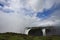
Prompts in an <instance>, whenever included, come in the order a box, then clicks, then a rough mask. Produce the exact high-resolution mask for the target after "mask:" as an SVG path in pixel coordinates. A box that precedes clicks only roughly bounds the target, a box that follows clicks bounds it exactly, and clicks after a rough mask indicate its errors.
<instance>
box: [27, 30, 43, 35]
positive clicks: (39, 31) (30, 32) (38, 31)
mask: <svg viewBox="0 0 60 40" xmlns="http://www.w3.org/2000/svg"><path fill="white" fill-rule="evenodd" d="M28 35H32V36H42V35H43V33H42V30H41V29H31V30H30V31H29V33H28Z"/></svg>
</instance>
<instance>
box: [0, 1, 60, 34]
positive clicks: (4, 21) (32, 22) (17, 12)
mask: <svg viewBox="0 0 60 40" xmlns="http://www.w3.org/2000/svg"><path fill="white" fill-rule="evenodd" d="M3 1H4V0H3ZM3 1H0V3H1V2H3ZM40 2H41V3H42V4H40ZM57 2H58V3H57ZM57 2H56V1H55V0H53V1H52V0H48V1H46V0H45V1H44V0H38V1H34V0H29V1H28V0H8V1H4V2H3V4H4V3H5V4H4V7H1V8H0V32H17V33H24V28H25V27H32V26H41V25H44V26H45V25H55V24H58V25H59V23H60V21H59V20H60V18H59V17H60V15H59V13H60V10H56V11H55V12H53V13H52V14H51V16H50V17H47V19H44V20H43V21H42V19H41V18H38V17H37V14H38V13H37V12H43V10H44V9H46V10H50V8H51V7H52V6H53V4H54V3H56V5H57V4H59V3H60V2H59V1H57ZM8 4H9V5H8ZM35 4H36V5H35ZM0 6H1V5H0ZM57 8H58V7H57ZM51 10H52V9H51Z"/></svg>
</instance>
